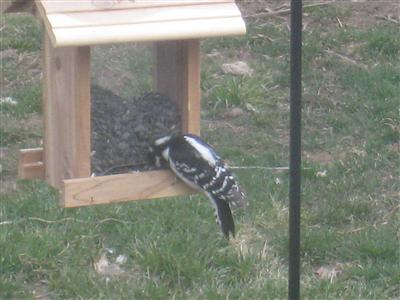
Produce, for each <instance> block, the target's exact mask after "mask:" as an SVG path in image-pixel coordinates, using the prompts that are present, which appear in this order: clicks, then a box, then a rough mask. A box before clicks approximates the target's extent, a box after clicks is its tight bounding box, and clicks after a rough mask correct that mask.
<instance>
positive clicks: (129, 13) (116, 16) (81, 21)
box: [47, 3, 240, 29]
mask: <svg viewBox="0 0 400 300" xmlns="http://www.w3.org/2000/svg"><path fill="white" fill-rule="evenodd" d="M47 17H48V19H49V22H50V23H51V26H52V27H53V28H54V29H57V28H68V27H72V28H74V27H89V26H113V25H123V24H131V25H133V24H141V23H161V22H174V21H180V20H196V19H213V18H220V17H224V18H228V17H240V12H239V10H238V9H237V8H236V6H234V5H232V4H229V3H226V4H224V3H223V4H220V5H216V6H215V7H214V8H213V9H210V6H208V5H190V6H189V5H186V6H177V7H175V8H174V9H164V10H161V9H158V10H157V11H155V10H154V9H153V8H141V9H130V10H128V9H124V10H113V11H107V10H101V11H96V13H93V12H81V13H70V14H65V13H55V14H48V15H47Z"/></svg>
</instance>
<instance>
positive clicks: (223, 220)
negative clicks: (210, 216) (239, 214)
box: [211, 196, 235, 239]
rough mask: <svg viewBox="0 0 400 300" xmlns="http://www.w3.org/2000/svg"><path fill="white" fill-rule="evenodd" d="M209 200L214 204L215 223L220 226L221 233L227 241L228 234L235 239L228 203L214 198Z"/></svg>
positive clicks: (233, 224)
mask: <svg viewBox="0 0 400 300" xmlns="http://www.w3.org/2000/svg"><path fill="white" fill-rule="evenodd" d="M211 199H212V200H213V202H214V204H215V209H216V213H217V218H218V219H217V221H218V223H219V225H220V226H221V230H222V233H223V234H224V236H225V237H226V238H227V239H229V236H230V234H231V235H232V237H235V222H234V221H233V217H232V212H231V209H230V207H229V204H228V202H226V201H225V200H222V199H220V198H218V197H215V196H214V197H211Z"/></svg>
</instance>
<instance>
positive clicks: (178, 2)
mask: <svg viewBox="0 0 400 300" xmlns="http://www.w3.org/2000/svg"><path fill="white" fill-rule="evenodd" d="M14 1H15V0H14ZM19 1H22V0H19ZM30 1H32V0H30ZM38 2H40V4H41V5H43V7H44V8H45V9H46V11H47V12H48V13H68V12H95V11H102V10H105V11H113V10H121V9H140V8H146V7H153V8H163V7H164V8H165V7H171V6H172V7H173V6H186V5H193V4H205V5H207V4H216V3H234V0H134V1H130V0H119V1H115V0H63V1H60V0H39V1H38Z"/></svg>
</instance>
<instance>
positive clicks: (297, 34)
mask: <svg viewBox="0 0 400 300" xmlns="http://www.w3.org/2000/svg"><path fill="white" fill-rule="evenodd" d="M290 10H291V16H290V24H291V26H290V164H289V166H290V184H289V198H290V204H289V282H288V289H289V292H288V295H289V299H290V300H292V299H293V300H296V299H300V193H301V180H300V175H301V30H302V1H301V0H291V6H290Z"/></svg>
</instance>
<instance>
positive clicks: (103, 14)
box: [3, 0, 246, 207]
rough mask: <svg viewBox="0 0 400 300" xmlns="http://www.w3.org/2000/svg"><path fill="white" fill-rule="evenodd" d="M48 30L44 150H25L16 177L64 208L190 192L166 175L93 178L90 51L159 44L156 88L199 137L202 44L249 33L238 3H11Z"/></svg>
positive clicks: (160, 0)
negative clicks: (43, 186) (29, 10)
mask: <svg viewBox="0 0 400 300" xmlns="http://www.w3.org/2000/svg"><path fill="white" fill-rule="evenodd" d="M29 5H31V6H30V7H33V9H34V11H35V15H36V16H37V17H38V18H39V19H40V20H41V21H42V23H43V24H44V28H45V30H44V38H43V62H44V63H43V115H44V144H43V148H37V149H24V150H20V160H19V177H20V178H24V179H37V178H38V179H44V180H45V181H46V182H48V183H49V184H50V185H51V186H53V187H55V188H57V189H59V190H60V191H61V198H60V203H61V205H62V206H63V207H78V206H84V205H92V204H104V203H113V202H121V201H130V200H139V199H151V198H160V197H169V196H177V195H182V194H188V193H192V192H193V191H192V190H190V189H189V188H188V187H186V186H185V185H184V184H183V183H181V182H180V181H177V180H176V178H175V176H174V175H173V174H172V173H171V172H170V171H168V170H161V171H146V172H139V173H133V174H118V175H109V176H98V177H90V172H91V163H90V161H91V159H90V152H91V146H90V135H91V129H90V126H91V125H90V46H92V45H99V44H110V43H124V42H142V41H152V42H154V58H155V66H154V89H155V90H156V91H158V92H160V93H163V94H165V95H167V96H168V97H169V98H170V99H175V100H176V101H177V104H178V107H179V109H180V113H181V118H182V120H181V122H182V132H184V133H194V134H199V133H200V52H199V45H200V42H199V41H200V40H199V39H200V38H205V37H213V36H225V35H238V34H244V33H245V31H246V28H245V24H244V21H243V19H242V17H241V14H240V11H239V9H238V8H237V6H236V4H235V2H234V0H64V1H58V0H36V1H35V2H34V3H33V1H32V0H14V1H9V0H6V7H3V11H6V12H7V10H8V11H11V10H18V8H19V6H20V7H24V6H25V7H29Z"/></svg>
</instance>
